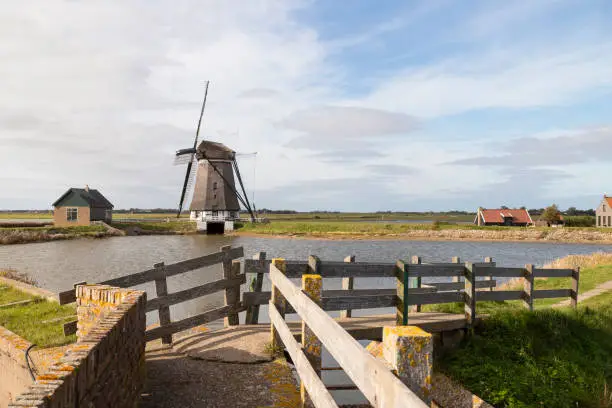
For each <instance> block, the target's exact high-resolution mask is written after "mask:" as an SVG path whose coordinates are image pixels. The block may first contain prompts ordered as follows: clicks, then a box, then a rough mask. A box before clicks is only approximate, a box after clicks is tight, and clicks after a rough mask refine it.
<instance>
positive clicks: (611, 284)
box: [552, 280, 612, 307]
mask: <svg viewBox="0 0 612 408" xmlns="http://www.w3.org/2000/svg"><path fill="white" fill-rule="evenodd" d="M610 290H612V280H611V281H607V282H604V283H602V284H600V285H598V286H597V287H596V288H595V289H592V290H589V291H587V292H584V293H582V294H579V295H578V302H579V303H580V302H582V301H585V300H587V299H589V298H592V297H595V296H597V295H601V294H602V293H606V292H608V291H610ZM569 305H570V300H564V301H563V302H559V303H556V304H554V305H553V306H552V307H565V306H569Z"/></svg>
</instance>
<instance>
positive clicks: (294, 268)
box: [244, 259, 308, 278]
mask: <svg viewBox="0 0 612 408" xmlns="http://www.w3.org/2000/svg"><path fill="white" fill-rule="evenodd" d="M271 263H272V260H270V259H266V260H263V261H261V260H254V259H245V260H244V271H245V273H269V272H270V264H271ZM285 265H286V268H287V277H289V278H299V277H301V276H302V275H303V274H304V273H308V262H306V261H285Z"/></svg>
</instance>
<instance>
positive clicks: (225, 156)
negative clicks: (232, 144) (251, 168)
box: [197, 140, 236, 160]
mask: <svg viewBox="0 0 612 408" xmlns="http://www.w3.org/2000/svg"><path fill="white" fill-rule="evenodd" d="M197 155H198V159H209V160H234V159H235V157H236V152H234V151H233V150H232V149H230V148H229V147H227V146H226V145H224V144H222V143H218V142H212V141H209V140H205V141H203V142H202V143H200V145H199V146H198V149H197Z"/></svg>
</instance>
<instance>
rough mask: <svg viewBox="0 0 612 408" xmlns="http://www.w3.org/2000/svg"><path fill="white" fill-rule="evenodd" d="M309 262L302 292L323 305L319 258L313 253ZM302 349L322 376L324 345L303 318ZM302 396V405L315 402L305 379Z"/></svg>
mask: <svg viewBox="0 0 612 408" xmlns="http://www.w3.org/2000/svg"><path fill="white" fill-rule="evenodd" d="M308 264H309V265H310V269H311V270H312V272H313V273H312V274H305V275H303V276H302V292H303V293H304V294H305V295H306V296H308V298H309V299H310V300H312V301H313V302H314V303H315V304H316V305H318V306H320V305H321V295H322V288H323V278H322V277H321V275H317V274H316V273H317V270H318V266H319V264H320V261H319V258H317V257H315V256H313V255H311V256H310V257H309V258H308ZM301 341H302V350H304V354H305V355H306V358H307V359H308V361H309V362H310V365H311V367H312V368H313V370H314V371H315V373H316V374H317V376H319V377H321V357H322V351H323V347H322V346H321V340H320V339H318V338H317V336H316V335H315V334H314V333H313V331H312V330H311V329H310V327H308V325H307V324H306V322H305V321H304V320H302V338H301ZM300 396H301V399H302V406H304V407H308V406H310V405H312V404H313V400H312V398H311V396H310V393H308V392H307V389H306V386H305V384H304V381H300Z"/></svg>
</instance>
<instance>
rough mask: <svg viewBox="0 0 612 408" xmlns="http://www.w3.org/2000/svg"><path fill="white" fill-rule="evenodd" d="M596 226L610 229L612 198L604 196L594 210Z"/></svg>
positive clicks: (611, 223)
mask: <svg viewBox="0 0 612 408" xmlns="http://www.w3.org/2000/svg"><path fill="white" fill-rule="evenodd" d="M595 215H596V223H597V224H596V225H597V226H598V227H605V228H610V227H612V197H608V196H607V195H605V194H604V196H603V199H602V200H601V202H600V203H599V207H597V210H595Z"/></svg>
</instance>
